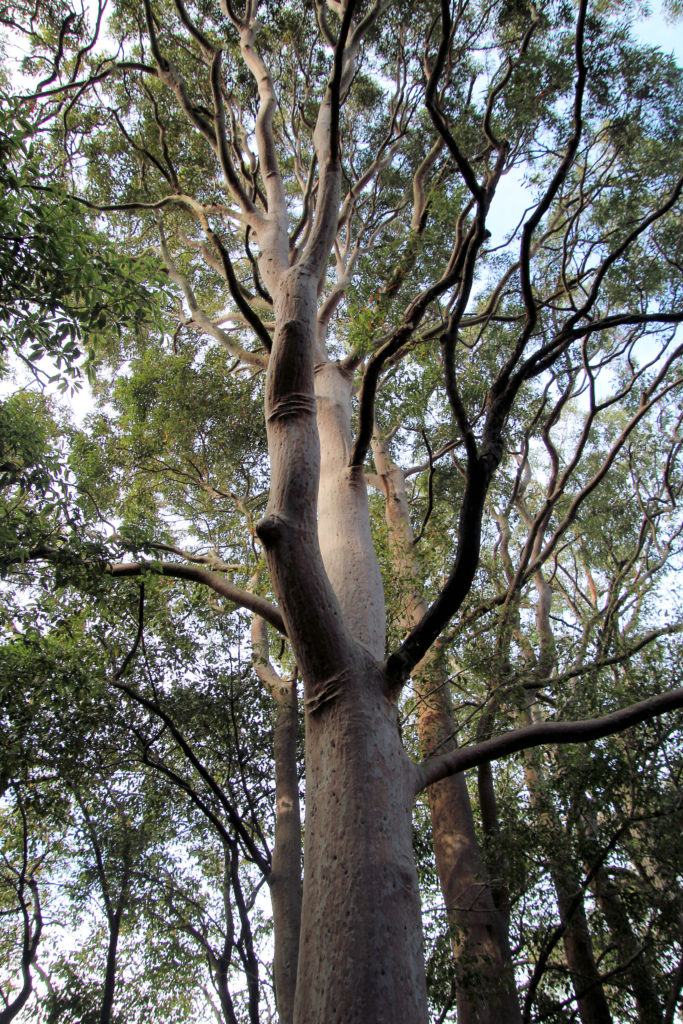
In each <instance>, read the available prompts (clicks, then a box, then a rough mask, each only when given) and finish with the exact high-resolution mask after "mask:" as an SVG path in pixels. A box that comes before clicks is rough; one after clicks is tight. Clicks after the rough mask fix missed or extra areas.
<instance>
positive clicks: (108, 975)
mask: <svg viewBox="0 0 683 1024" xmlns="http://www.w3.org/2000/svg"><path fill="white" fill-rule="evenodd" d="M124 902H125V898H124V897H123V895H122V896H121V898H120V899H119V905H118V906H117V908H116V911H115V912H114V913H113V914H109V915H107V916H108V920H109V944H108V946H107V963H106V968H105V972H104V988H103V990H102V1002H101V1004H100V1017H99V1024H110V1021H111V1013H112V1009H113V1006H114V991H115V989H116V968H117V951H118V945H119V933H120V931H121V913H122V909H123V907H122V904H123V903H124Z"/></svg>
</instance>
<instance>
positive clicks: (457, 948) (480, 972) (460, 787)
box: [373, 434, 521, 1024]
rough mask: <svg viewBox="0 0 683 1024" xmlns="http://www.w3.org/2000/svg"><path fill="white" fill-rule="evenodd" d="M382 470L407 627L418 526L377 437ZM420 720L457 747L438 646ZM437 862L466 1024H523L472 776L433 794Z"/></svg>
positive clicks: (421, 731) (428, 736)
mask: <svg viewBox="0 0 683 1024" xmlns="http://www.w3.org/2000/svg"><path fill="white" fill-rule="evenodd" d="M373 454H374V459H375V468H376V469H377V473H378V475H379V478H380V481H381V486H382V489H383V491H384V496H385V499H386V520H387V524H388V527H389V539H390V544H391V548H392V553H393V558H394V565H395V567H396V569H397V571H398V573H399V575H400V577H401V590H402V593H403V594H404V595H405V597H406V607H405V612H404V625H405V626H406V628H410V627H412V626H414V625H416V623H417V622H419V620H420V619H421V618H422V616H423V614H424V612H425V611H426V608H427V606H426V603H425V602H424V599H423V597H422V588H421V586H420V579H419V570H418V567H417V564H416V560H415V556H414V548H413V531H412V527H411V523H410V515H409V510H408V501H407V496H406V490H405V478H404V475H403V471H402V470H401V469H400V467H399V466H397V465H396V464H395V463H394V462H393V461H392V459H391V457H390V455H389V452H388V450H387V447H386V445H385V444H384V443H383V442H382V439H381V437H379V436H378V435H377V434H375V436H374V437H373ZM412 678H413V684H414V686H415V692H416V695H417V698H418V708H417V724H418V737H419V741H420V750H421V754H422V756H423V758H427V757H429V756H430V755H431V754H433V753H434V752H435V751H439V752H443V753H445V752H446V751H447V750H449V749H452V748H453V747H454V746H455V738H454V734H455V723H454V720H453V709H452V705H451V699H450V690H449V684H448V678H447V673H446V671H445V666H444V665H443V663H442V661H441V659H440V658H439V652H438V648H433V649H432V651H431V652H430V654H429V655H428V656H427V657H426V658H425V659H424V660H423V661H422V662H421V663H420V664H419V665H418V666H417V668H416V669H415V670H414V671H413V675H412ZM428 796H429V807H430V812H431V821H432V835H433V840H434V852H435V856H436V867H437V871H438V874H439V880H440V883H441V891H442V892H443V896H444V900H445V904H446V911H447V915H448V923H449V926H450V929H451V945H452V948H453V955H454V957H455V964H456V976H457V1009H458V1022H459V1024H478V1022H484V1021H489V1020H496V1021H499V1022H501V1024H517V1022H519V1021H521V1012H520V1007H519V1002H518V998H517V991H516V988H515V980H514V973H513V967H512V955H511V952H510V947H509V940H508V934H507V925H506V921H505V918H504V917H503V915H502V913H501V912H500V910H499V908H498V907H497V906H496V903H495V901H494V898H493V894H492V889H491V886H490V883H489V879H488V877H487V871H486V866H485V864H484V861H483V858H482V855H481V850H480V847H479V843H478V840H477V836H476V832H475V828H474V818H473V815H472V807H471V803H470V798H469V793H468V791H467V784H466V782H465V777H464V775H462V774H460V775H455V776H452V777H451V778H449V779H444V780H443V781H442V782H437V783H436V784H435V785H433V786H430V788H429V791H428Z"/></svg>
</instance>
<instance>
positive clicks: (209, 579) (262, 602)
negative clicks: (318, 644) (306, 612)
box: [106, 561, 287, 635]
mask: <svg viewBox="0 0 683 1024" xmlns="http://www.w3.org/2000/svg"><path fill="white" fill-rule="evenodd" d="M106 571H107V572H108V573H109V575H110V576H116V577H121V576H141V575H142V574H143V573H145V572H151V573H158V574H159V575H160V576H171V577H173V578H175V579H180V580H192V582H193V583H204V584H205V585H206V586H207V587H211V589H212V590H214V591H215V592H216V593H217V594H220V595H221V597H227V599H228V600H229V601H232V602H233V604H236V605H238V606H239V607H240V608H246V609H248V611H251V612H256V614H257V615H260V616H261V618H263V619H265V620H266V622H269V623H270V625H271V626H274V627H275V629H277V630H278V631H279V632H280V633H284V634H285V635H286V634H287V627H286V626H285V622H284V619H283V618H282V614H281V613H280V611H279V609H278V608H276V607H275V605H272V604H271V603H270V601H266V599H265V598H263V597H259V595H258V594H250V593H249V592H248V591H246V590H240V588H239V587H236V586H234V585H233V584H232V583H230V581H229V580H226V579H225V577H224V576H221V575H220V573H217V572H214V571H213V570H212V569H202V568H201V567H200V566H198V565H182V564H181V563H180V562H144V561H140V562H119V563H117V564H114V565H108V566H107V570H106Z"/></svg>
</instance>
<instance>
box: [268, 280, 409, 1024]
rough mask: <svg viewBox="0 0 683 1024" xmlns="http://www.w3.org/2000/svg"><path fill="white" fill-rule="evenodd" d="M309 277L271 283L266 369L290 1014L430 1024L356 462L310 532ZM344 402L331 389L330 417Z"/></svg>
mask: <svg viewBox="0 0 683 1024" xmlns="http://www.w3.org/2000/svg"><path fill="white" fill-rule="evenodd" d="M316 290H317V289H316V280H315V278H314V277H312V275H311V274H310V273H307V272H306V271H305V270H303V271H302V270H301V269H298V268H297V269H296V270H292V271H290V272H288V273H286V274H284V275H283V279H282V281H281V286H280V287H279V288H278V290H277V292H276V294H275V296H274V305H275V315H276V324H277V328H276V331H275V336H274V341H273V348H272V352H271V356H270V360H269V366H268V374H267V378H266V423H267V431H268V444H269V452H270V460H271V490H270V498H269V503H268V509H267V514H266V518H265V520H264V521H263V522H262V523H261V524H260V526H259V528H258V533H259V537H260V539H261V541H262V543H263V545H264V548H265V550H266V555H267V559H268V564H269V568H270V572H271V578H272V580H273V586H274V589H275V592H276V595H277V598H278V601H279V604H280V607H281V609H282V613H283V616H284V618H285V621H286V624H287V631H288V635H289V638H290V640H291V643H292V647H293V650H294V654H295V657H296V660H297V664H298V665H299V667H300V669H301V672H302V676H303V679H304V706H305V712H306V726H307V730H306V842H305V859H304V886H303V902H302V914H301V937H300V946H299V966H298V976H297V991H296V1001H295V1009H294V1021H295V1024H330V1022H332V1021H343V1022H344V1024H361V1022H362V1024H366V1022H367V1021H370V1020H371V1021H378V1022H386V1024H394V1022H396V1021H402V1022H404V1024H424V1021H425V1020H426V1016H427V1014H426V991H425V982H424V965H423V953H422V935H421V918H420V904H419V895H418V888H417V873H416V870H415V866H414V860H413V854H412V829H411V811H412V803H413V797H414V792H415V768H414V766H413V765H412V764H411V762H410V761H409V759H408V758H407V755H406V754H405V752H404V750H403V747H402V744H401V741H400V737H399V733H398V721H397V711H396V696H395V694H392V693H390V691H389V687H388V685H387V680H386V677H385V673H384V670H383V667H382V665H381V664H380V661H379V659H380V658H381V657H382V656H383V653H384V621H383V613H382V605H381V604H378V603H377V602H378V600H379V599H381V586H379V588H378V583H379V571H378V569H374V568H373V567H372V563H373V561H374V552H373V549H372V545H371V543H370V533H369V523H368V510H367V500H366V497H365V482H364V480H363V477H362V473H360V472H358V471H349V470H346V469H344V468H343V467H341V466H340V468H339V469H338V470H335V471H334V475H335V479H336V482H332V484H331V490H332V491H333V492H335V493H336V497H337V508H338V510H339V515H340V517H341V519H340V524H339V526H338V527H334V526H333V525H332V523H331V522H330V523H328V525H325V524H324V522H323V523H322V525H321V535H322V537H323V543H322V545H321V544H320V543H319V539H318V485H319V482H320V484H321V488H320V489H321V499H322V502H323V506H324V501H325V497H324V496H325V487H326V480H321V478H320V438H319V434H318V426H317V423H316V415H315V413H316V403H315V397H314V372H313V371H314V367H313V353H314V340H315V333H314V332H315V305H316ZM321 371H323V373H326V370H325V368H323V367H321ZM319 376H320V374H319ZM347 387H348V384H347ZM324 401H325V398H324V395H323V394H321V406H322V405H323V404H324ZM337 404H338V403H337V401H336V399H332V400H331V405H330V411H331V413H332V416H331V421H332V423H333V424H334V423H335V422H336V412H335V408H334V407H335V406H336V405H337ZM321 412H322V414H323V420H325V415H324V410H322V409H321ZM347 422H348V421H347ZM323 429H324V428H323ZM347 430H348V426H347ZM338 444H339V426H338V424H337V425H336V426H333V427H331V428H330V429H329V431H327V430H325V431H324V437H323V441H322V447H323V449H325V450H326V451H329V452H330V453H332V452H333V451H336V450H337V448H338ZM326 458H327V457H326ZM331 458H332V456H331V454H330V456H329V459H330V461H331ZM328 469H329V466H326V473H327V472H328ZM321 512H322V514H323V516H324V507H323V509H322V510H321ZM366 523H367V528H366ZM337 533H339V535H340V537H343V536H345V537H346V539H347V540H348V543H349V550H352V549H353V548H354V547H357V550H358V551H359V553H360V554H362V557H363V559H364V561H365V563H366V564H367V565H369V566H370V571H369V572H368V571H367V570H366V571H363V572H360V574H359V576H358V578H356V577H354V575H353V574H351V573H349V571H348V568H347V565H346V563H345V561H344V560H343V559H336V560H335V559H334V558H332V557H331V556H330V550H331V548H334V545H335V543H338V540H337ZM321 546H322V547H323V548H324V549H325V550H326V553H327V558H328V562H327V565H328V566H329V572H330V574H331V576H332V580H330V576H328V572H327V571H326V568H325V565H324V563H323V556H322V554H321ZM362 564H363V563H362V561H359V562H358V565H359V567H360V566H362Z"/></svg>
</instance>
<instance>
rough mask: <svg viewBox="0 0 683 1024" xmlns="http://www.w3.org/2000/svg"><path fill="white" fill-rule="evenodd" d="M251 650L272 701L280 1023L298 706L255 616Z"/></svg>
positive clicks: (288, 930) (273, 891) (296, 894)
mask: <svg viewBox="0 0 683 1024" xmlns="http://www.w3.org/2000/svg"><path fill="white" fill-rule="evenodd" d="M251 637H252V649H253V652H254V663H255V667H256V671H257V672H258V674H259V676H260V678H261V680H262V681H263V683H264V684H265V686H266V688H267V689H268V691H269V692H270V694H271V696H272V697H273V700H274V701H275V707H276V711H275V729H274V735H273V756H274V760H275V844H274V847H273V859H272V864H271V872H270V875H269V877H268V886H269V889H270V898H271V902H272V906H273V924H274V931H275V950H274V956H273V974H274V980H275V1001H276V1004H277V1012H278V1019H279V1021H280V1024H291V1022H292V1020H293V1017H294V994H295V990H296V970H297V962H298V958H299V931H300V929H301V809H300V805H299V779H298V775H297V757H296V738H297V729H298V707H297V687H296V679H292V680H290V681H289V682H287V681H285V680H283V679H281V678H280V676H279V675H278V673H277V672H276V671H275V669H274V667H273V665H272V664H271V662H270V659H269V655H268V630H267V628H266V624H265V622H264V621H263V619H261V618H258V617H255V618H254V621H253V624H252V629H251Z"/></svg>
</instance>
